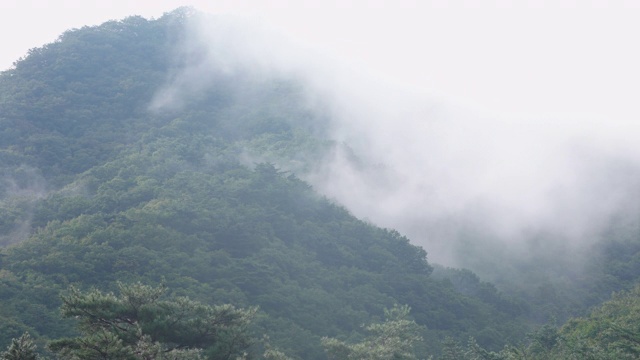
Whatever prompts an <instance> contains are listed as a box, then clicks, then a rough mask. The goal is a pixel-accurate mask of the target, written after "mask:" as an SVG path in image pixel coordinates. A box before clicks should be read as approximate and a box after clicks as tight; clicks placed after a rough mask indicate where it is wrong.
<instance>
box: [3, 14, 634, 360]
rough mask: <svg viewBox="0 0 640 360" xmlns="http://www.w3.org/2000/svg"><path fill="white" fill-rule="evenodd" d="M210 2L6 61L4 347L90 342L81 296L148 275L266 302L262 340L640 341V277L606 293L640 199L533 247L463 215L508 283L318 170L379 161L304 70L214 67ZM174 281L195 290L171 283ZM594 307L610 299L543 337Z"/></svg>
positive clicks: (360, 349)
mask: <svg viewBox="0 0 640 360" xmlns="http://www.w3.org/2000/svg"><path fill="white" fill-rule="evenodd" d="M194 16H200V15H199V14H197V13H196V12H194V11H193V10H191V9H178V10H176V11H174V12H172V13H168V14H165V15H164V16H162V17H161V18H159V19H154V20H147V19H144V18H141V17H130V18H127V19H124V20H121V21H110V22H107V23H105V24H102V25H100V26H95V27H85V28H82V29H74V30H69V31H67V32H66V33H64V34H62V35H61V36H60V37H59V39H58V40H57V41H56V42H54V43H51V44H47V45H45V46H43V47H41V48H36V49H32V50H31V51H30V52H29V53H28V54H27V55H26V56H25V57H24V58H22V59H20V60H18V61H16V63H15V66H14V67H13V68H12V69H9V70H7V71H4V72H2V73H0V246H1V248H0V301H1V305H2V306H1V307H0V349H4V348H5V347H6V346H7V345H9V344H10V342H11V339H13V338H18V337H20V336H21V335H22V334H23V333H24V332H25V331H27V332H29V334H30V335H31V337H32V338H33V339H34V341H35V343H36V344H38V345H39V348H40V349H45V348H46V346H45V345H46V344H47V343H49V344H52V345H51V349H53V350H55V349H63V350H64V349H67V350H68V349H70V348H73V346H76V345H77V344H78V342H73V341H68V340H57V341H54V340H56V339H60V338H67V337H73V336H77V335H78V331H79V330H78V328H77V327H76V325H77V324H78V321H79V320H78V318H79V317H81V316H80V315H78V314H83V313H81V312H78V311H79V310H78V309H82V306H89V307H90V306H92V305H91V304H92V303H91V301H90V300H91V299H93V300H96V299H98V300H100V301H102V304H103V305H104V306H106V307H107V308H108V309H107V310H109V311H110V309H111V307H114V308H117V306H121V305H122V303H123V302H126V301H125V300H122V299H121V298H117V297H116V296H115V295H113V294H111V293H110V292H118V291H120V292H121V293H122V296H123V298H124V299H130V298H132V295H131V294H137V293H136V291H139V292H141V293H142V294H143V295H144V294H146V295H144V296H147V297H146V298H144V300H145V301H143V303H144V305H145V306H148V307H149V308H150V309H152V310H153V311H154V312H156V313H159V314H162V316H165V317H169V316H170V315H171V316H172V315H173V314H174V313H173V312H172V311H178V310H180V307H179V306H178V305H176V304H189V306H191V307H190V308H189V307H188V306H187V308H188V309H186V310H184V309H183V310H184V312H185V314H186V313H188V312H189V311H191V310H193V311H194V312H195V313H198V311H200V313H207V314H209V315H211V314H214V315H216V316H217V315H218V312H217V311H221V312H222V313H224V311H227V310H228V309H229V307H226V306H227V305H222V304H232V305H233V306H235V307H236V308H242V309H249V310H246V313H245V312H243V311H241V310H238V311H237V312H232V314H235V315H238V316H239V317H240V318H242V319H241V320H242V321H240V320H238V319H235V320H238V324H240V325H242V326H244V324H245V320H246V319H244V318H243V316H245V314H248V313H251V314H253V311H256V312H255V314H254V315H255V316H254V317H253V320H252V321H251V327H250V328H249V329H248V332H249V333H250V338H251V339H253V340H254V341H253V342H252V343H251V344H248V345H247V348H248V349H249V350H248V351H249V353H248V354H247V356H248V358H256V357H259V354H262V353H263V351H264V349H265V348H266V349H267V352H268V351H270V350H269V349H270V346H274V347H275V348H277V349H279V350H281V351H283V352H284V353H286V354H287V355H288V356H290V357H292V358H295V359H327V358H338V359H342V358H345V359H346V358H349V359H351V358H358V356H360V357H362V356H365V355H362V354H368V353H367V352H366V351H369V350H370V349H371V348H373V347H374V346H373V345H372V342H373V343H375V341H374V340H371V338H370V337H367V336H368V335H371V333H372V332H373V333H374V334H375V333H376V331H378V332H379V333H382V334H384V331H387V330H388V329H389V327H390V326H392V325H393V326H396V325H398V324H402V326H405V328H410V329H412V331H414V330H415V334H414V335H415V336H414V337H412V339H413V340H415V349H414V350H415V353H416V354H417V355H416V356H417V358H428V356H430V355H435V356H436V357H438V356H442V358H443V359H444V358H459V359H460V358H474V359H478V358H487V359H489V358H493V359H498V358H504V359H512V358H571V357H570V356H574V357H575V358H588V357H584V356H587V355H588V356H592V358H606V356H609V357H610V358H624V357H628V358H634V356H637V355H638V347H637V344H638V339H640V335H639V334H640V331H638V328H637V326H636V325H634V324H635V323H636V320H637V314H636V313H637V309H636V308H637V299H638V290H637V289H636V290H633V291H630V292H627V293H621V294H619V295H616V297H614V298H613V300H611V301H610V302H608V303H605V304H604V305H603V306H602V307H600V308H598V309H597V310H595V311H593V312H591V313H590V312H589V311H590V309H591V308H592V307H593V306H597V305H600V304H601V303H602V302H603V301H605V300H606V299H608V298H609V297H610V295H611V293H612V291H619V290H622V289H626V290H629V289H632V288H633V287H634V285H635V284H637V279H638V276H639V275H640V255H638V254H640V241H639V239H640V227H639V226H638V223H639V222H638V212H637V211H635V212H634V211H630V212H622V211H621V212H620V213H616V214H614V216H613V218H612V219H611V221H609V226H607V227H606V228H605V230H604V231H602V232H601V233H598V234H594V235H593V236H594V237H596V238H597V239H596V240H593V241H590V242H589V243H590V244H592V245H590V246H588V247H585V248H583V249H581V250H580V252H579V253H576V252H575V248H572V247H565V246H563V239H562V238H558V237H554V236H555V235H554V234H552V233H542V232H541V233H539V234H533V235H532V236H530V240H531V241H530V244H529V246H530V247H529V248H528V249H527V251H529V254H528V255H530V256H528V257H527V259H528V260H527V261H520V260H518V259H521V258H518V257H514V258H513V259H509V254H508V252H507V250H504V249H501V248H498V247H491V246H487V244H490V241H486V239H483V236H487V237H488V236H489V235H487V234H484V233H482V231H481V229H480V228H469V229H467V228H464V227H462V226H461V228H460V229H458V230H457V231H458V232H459V233H460V234H462V235H461V236H460V238H461V239H462V241H461V244H466V245H465V247H464V249H462V251H463V253H464V254H465V256H467V257H468V261H467V263H468V264H470V265H471V266H474V267H475V269H476V270H477V271H479V272H480V273H482V274H483V275H486V276H490V277H491V278H493V279H496V281H497V283H498V286H499V288H500V290H501V291H499V290H498V289H497V287H496V286H495V285H493V284H491V283H489V282H486V281H482V280H481V278H480V277H479V276H478V275H476V274H475V273H474V272H472V271H470V270H466V269H452V268H446V267H443V266H439V265H435V264H431V263H430V262H429V261H428V260H427V252H428V250H429V249H428V248H427V249H423V248H421V247H418V246H415V245H412V243H411V242H410V240H409V239H407V238H406V237H404V236H403V235H402V234H400V233H399V232H397V231H395V230H392V229H383V228H379V227H376V226H375V224H371V223H369V222H367V221H363V220H361V219H358V218H356V217H354V216H353V215H352V214H351V213H350V212H349V211H347V210H346V209H345V208H344V207H342V206H341V205H340V204H338V203H336V202H335V201H333V200H330V199H327V198H325V197H323V196H322V195H321V194H319V193H318V192H316V191H315V190H314V188H313V187H312V186H311V185H310V184H309V183H308V182H306V181H304V179H305V176H306V175H308V174H309V173H310V171H312V170H313V171H317V170H318V166H319V164H321V163H322V162H323V161H325V160H326V159H327V157H329V156H330V155H331V154H332V153H333V152H335V151H337V150H340V151H344V152H346V153H349V154H350V161H353V163H354V164H356V165H358V164H359V161H361V160H360V159H359V158H358V154H357V153H355V152H352V150H351V149H350V147H349V144H348V143H339V142H337V141H334V140H333V139H332V138H331V137H330V136H329V135H330V134H329V133H328V132H327V128H328V125H329V124H330V122H331V121H332V119H331V118H330V115H328V114H330V113H331V112H330V111H324V109H323V108H322V106H321V105H320V104H318V103H317V102H316V103H312V102H311V101H310V100H309V96H308V95H309V94H308V92H309V89H308V88H306V87H305V86H306V85H305V83H304V82H303V81H301V80H300V79H299V78H296V77H295V76H287V75H286V74H283V73H279V72H274V73H265V72H263V71H253V69H251V68H250V67H247V65H246V64H245V65H243V66H237V67H232V69H231V70H230V68H229V67H225V66H224V65H225V61H227V60H228V59H227V58H225V61H219V62H216V61H213V62H211V63H210V64H209V63H207V64H205V65H207V66H206V69H204V68H202V65H203V63H202V62H203V61H204V62H206V61H208V60H211V58H213V59H214V60H215V58H216V56H218V55H219V56H220V57H224V56H226V55H225V49H221V48H215V49H213V50H211V49H209V50H207V51H208V53H207V54H206V56H205V55H203V54H202V52H205V51H204V50H203V49H202V48H199V47H193V46H191V45H189V46H187V45H185V44H189V43H190V41H191V40H190V39H189V31H188V29H189V26H190V25H189V23H190V21H191V20H192V18H193V17H194ZM216 19H218V18H216V17H213V18H211V19H209V20H208V21H217V20H216ZM194 59H195V60H194ZM194 61H195V64H194ZM199 66H200V67H201V68H202V69H201V70H202V72H201V73H195V74H194V73H192V72H191V73H190V71H193V69H194V68H196V69H200V68H199ZM203 69H204V70H203ZM185 74H187V75H188V76H191V78H192V79H197V80H199V81H191V82H182V83H181V76H184V75H185ZM374 165H375V164H367V163H362V166H366V167H374ZM623 168H624V169H628V168H629V167H623ZM634 174H636V173H635V172H632V174H631V175H632V176H633V175H634ZM639 185H640V184H639ZM633 196H635V195H633V194H630V197H633ZM630 202H633V199H632V200H630ZM634 209H635V207H634ZM461 224H463V223H461ZM536 244H538V245H536ZM549 244H553V246H550V245H549ZM501 259H507V260H504V261H502V260H501ZM559 259H562V261H559ZM577 263H579V266H577V265H576V264H577ZM131 284H134V285H131ZM135 284H138V285H135ZM140 284H144V285H140ZM128 286H132V287H128ZM91 289H94V290H91ZM131 289H134V290H131ZM159 289H160V290H159ZM165 292H166V294H165V295H166V296H167V298H169V299H178V300H176V302H172V301H170V300H158V299H160V298H161V297H160V296H161V295H160V294H161V293H162V294H164V293H165ZM83 294H88V295H83ZM127 294H128V295H127ZM149 294H151V295H149ZM154 294H155V295H154ZM61 295H62V297H61ZM127 296H129V297H128V298H127ZM141 296H142V295H141ZM144 296H142V297H144ZM163 296H164V295H163ZM185 296H186V297H188V298H189V299H191V300H189V301H187V300H184V297H185ZM63 299H67V300H65V302H64V304H63ZM69 299H71V300H69ZM87 299H89V300H87ZM163 299H164V298H163ZM180 299H182V300H180ZM181 301H182V302H181ZM114 304H115V305H114ZM107 305H108V306H107ZM128 305H131V304H128ZM61 306H62V308H63V313H64V314H65V316H66V317H65V318H63V317H62V316H61V312H60V308H61ZM74 306H76V308H74ZM131 306H132V305H131ZM176 306H177V308H178V310H176V308H175V307H176ZM134 307H135V306H134ZM256 307H257V309H258V310H253V309H255V308H256ZM123 309H124V310H123ZM167 309H169V310H167ZM221 309H222V310H221ZM225 309H226V310H225ZM234 309H235V308H234ZM107 310H105V311H107ZM120 310H121V311H123V312H125V313H127V312H128V311H129V310H127V309H126V307H123V308H121V309H120ZM187 310H189V311H187ZM74 311H76V312H74ZM114 312H115V313H117V311H114ZM588 314H591V315H588ZM235 315H234V316H235ZM190 316H191V315H190ZM211 316H213V315H211ZM572 316H588V317H584V318H577V319H573V320H570V321H569V322H567V323H566V324H565V325H564V326H563V327H560V328H556V327H554V326H551V325H549V324H548V325H546V326H545V327H542V328H540V329H538V330H536V331H534V332H533V333H530V335H529V336H528V337H527V336H525V335H526V334H527V333H529V332H531V331H532V330H534V329H536V327H538V326H541V325H542V324H544V323H548V322H553V321H554V319H555V320H556V321H558V322H559V323H563V322H564V321H565V320H566V319H567V318H569V317H572ZM196 318H197V316H196ZM384 319H387V323H385V324H386V325H375V324H380V323H381V322H382V321H383V320H384ZM120 320H122V319H120ZM152 320H154V319H151V320H149V319H145V318H144V317H142V318H141V320H140V323H143V322H144V321H147V323H145V324H152V325H153V326H156V325H157V324H156V323H155V322H154V321H152ZM409 320H414V321H415V325H416V326H415V327H414V326H413V325H414V323H412V322H411V321H409ZM194 321H195V320H194ZM176 323H180V322H176ZM82 324H84V326H85V327H84V328H82V326H81V328H80V330H82V329H85V330H86V329H87V328H91V326H94V325H95V324H90V322H89V323H82V322H81V325H82ZM87 324H89V325H87ZM238 324H236V325H238ZM366 324H374V325H366ZM131 325H132V324H130V323H129V324H127V326H131ZM136 325H139V324H137V323H136ZM240 325H238V326H240ZM557 325H560V324H557ZM163 326H164V325H163ZM385 326H387V327H385ZM398 326H400V325H398ZM149 327H152V326H151V325H149ZM185 327H187V326H185ZM134 328H135V327H131V329H134ZM144 330H148V329H147V328H145V329H144ZM131 331H133V330H131ZM158 333H160V334H161V333H162V332H161V331H159V332H158ZM174 335H175V334H174ZM178 335H180V336H182V338H184V334H178ZM265 335H266V336H268V338H269V340H268V341H266V342H261V340H260V339H262V338H263V336H265ZM216 336H218V335H217V334H216ZM216 336H209V337H207V336H203V337H202V339H207V341H210V340H211V339H217V337H216ZM470 337H471V338H473V340H472V341H471V342H470V343H469V345H468V346H467V347H466V348H465V347H464V346H463V345H460V344H466V343H467V341H468V339H469V338H470ZM23 339H26V337H23ZM140 339H144V338H143V337H142V335H141V336H140ZM418 339H420V341H418ZM129 340H131V339H129ZM403 340H406V339H403ZM51 341H53V342H51ZM131 341H132V340H131ZM194 341H195V340H194ZM203 341H204V340H203ZM211 341H213V340H211ZM70 344H71V345H70ZM74 344H76V345H74ZM132 344H133V342H132ZM265 344H266V345H265ZM323 344H324V348H323ZM349 344H351V345H349ZM507 344H511V345H509V346H508V347H507V348H503V347H504V346H505V345H507ZM142 345H144V346H149V347H153V346H152V345H153V344H147V343H144V342H143V344H142ZM142 345H140V346H142ZM374 345H376V344H374ZM377 345H379V344H377ZM377 345H376V346H377ZM176 346H177V345H176ZM216 346H217V345H216ZM213 347H214V348H215V346H213ZM327 349H328V350H327ZM367 349H369V350H367ZM63 350H61V351H63ZM173 350H176V351H178V350H181V349H178V348H177V347H176V348H175V349H173ZM325 350H327V351H328V353H327V352H325ZM64 351H66V350H64ZM208 351H210V353H207V354H208V355H207V356H208V357H207V358H211V359H219V358H220V359H222V358H230V357H229V356H230V355H229V356H227V357H224V356H222V355H220V354H218V355H212V353H211V351H214V350H211V349H209V350H208ZM381 351H382V350H381ZM273 353H274V354H275V353H278V352H277V351H276V352H273ZM189 354H191V355H189ZM336 354H342V355H336ZM358 354H360V355H358ZM192 355H193V353H189V352H187V355H185V356H187V357H186V358H189V357H188V356H192ZM69 356H70V358H71V356H72V355H69ZM193 356H196V355H193ZM198 356H199V355H198ZM341 356H342V357H341ZM367 356H368V355H367ZM403 356H404V355H403ZM580 356H583V357H580ZM0 358H1V357H0ZM192 358H194V359H195V358H198V357H192ZM380 358H384V357H380ZM405 358H407V359H411V358H412V357H410V356H409V355H407V357H405ZM274 359H275V358H274Z"/></svg>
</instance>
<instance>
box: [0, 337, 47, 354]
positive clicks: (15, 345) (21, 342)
mask: <svg viewBox="0 0 640 360" xmlns="http://www.w3.org/2000/svg"><path fill="white" fill-rule="evenodd" d="M39 358H40V356H39V355H38V353H37V352H36V345H35V344H34V343H33V341H31V336H30V335H29V333H24V334H22V336H20V337H19V338H17V339H13V340H12V341H11V345H9V348H8V349H7V351H5V352H3V353H0V359H2V360H38V359H39Z"/></svg>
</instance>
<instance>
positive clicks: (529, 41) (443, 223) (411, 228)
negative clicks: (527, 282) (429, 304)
mask: <svg viewBox="0 0 640 360" xmlns="http://www.w3.org/2000/svg"><path fill="white" fill-rule="evenodd" d="M455 10H456V9H453V10H451V9H448V10H447V11H455ZM458 10H459V9H458ZM521 10H522V9H521ZM525 10H526V9H525ZM555 10H557V11H556V12H550V13H549V14H546V13H544V12H543V9H532V10H531V11H532V12H533V15H531V14H529V13H526V12H524V11H521V12H515V13H513V12H512V13H509V14H508V15H510V16H509V17H506V18H505V17H502V16H499V14H494V13H490V12H487V11H484V12H483V11H481V12H479V13H478V14H476V15H477V16H475V17H474V16H472V14H471V13H469V11H468V9H466V10H464V11H462V10H460V11H461V12H460V14H459V15H460V18H456V17H448V19H449V20H452V19H453V20H455V21H454V22H453V23H452V24H445V23H443V22H442V21H438V22H436V24H431V25H430V27H427V28H424V27H422V28H420V29H422V30H425V29H431V30H433V31H434V32H435V33H438V30H439V32H440V33H442V32H447V31H453V30H455V29H457V30H456V32H455V33H454V34H453V35H451V34H449V35H447V36H443V37H444V39H443V40H442V41H445V40H446V42H447V44H446V45H447V46H451V47H452V48H453V49H452V50H450V51H446V46H445V47H442V44H441V42H440V41H436V40H437V39H438V37H437V36H436V35H434V34H433V33H429V34H426V35H424V39H423V40H424V42H423V43H419V42H418V40H419V39H420V38H421V37H422V36H423V34H418V35H415V34H414V35H411V36H408V37H407V38H395V39H387V38H385V37H384V36H383V34H384V31H385V30H384V29H385V28H383V29H382V30H380V31H378V32H375V33H373V34H371V36H373V37H374V39H372V41H378V40H379V42H380V44H379V45H380V50H379V51H380V54H381V53H382V52H391V54H390V55H389V54H388V55H387V56H386V57H385V59H386V60H387V61H394V63H393V64H394V65H393V66H388V65H385V66H381V65H380V63H381V61H384V59H382V60H381V59H372V61H371V63H366V62H363V61H362V59H361V58H358V57H357V56H352V57H348V56H347V57H345V56H344V53H340V52H332V51H331V50H330V49H328V48H327V47H326V46H323V44H322V43H320V44H313V43H308V42H305V41H304V38H303V37H301V36H296V34H295V33H292V32H288V31H283V29H284V30H286V28H285V27H283V26H274V24H272V23H269V22H268V21H266V22H265V21H263V22H257V23H256V21H255V20H256V19H255V18H251V19H247V18H242V17H229V16H214V17H196V19H199V20H195V21H193V22H192V23H191V24H190V29H189V32H188V33H187V36H186V38H185V41H184V42H183V43H182V47H181V48H179V49H176V59H179V60H177V61H180V62H181V64H182V65H183V66H182V67H181V70H180V71H178V72H176V73H173V74H169V75H168V78H167V84H166V86H165V87H164V88H163V89H161V90H160V91H159V92H158V95H157V97H156V99H155V100H154V103H153V104H152V108H153V109H156V110H157V109H163V108H167V107H171V106H180V103H181V99H183V98H184V97H187V96H190V95H192V94H195V93H196V92H197V91H198V90H199V89H201V88H202V87H203V86H208V84H211V83H215V81H217V79H219V77H220V76H224V75H225V74H226V75H229V74H234V73H245V74H246V73H248V74H250V76H251V77H253V78H269V77H287V78H292V79H296V80H298V81H302V82H303V83H304V84H305V88H306V89H307V93H306V99H307V102H308V103H307V104H306V105H307V106H309V107H310V108H313V109H315V110H317V111H322V112H323V113H328V114H329V115H330V119H331V122H330V124H329V125H328V127H329V128H328V129H327V130H328V133H329V134H330V138H331V139H332V140H333V141H334V142H335V144H336V146H335V147H334V148H333V151H332V152H331V153H330V154H329V155H327V157H326V158H325V161H324V162H322V163H320V164H317V166H316V167H315V168H314V171H311V172H307V173H304V174H298V175H299V176H301V177H303V178H304V179H306V180H307V181H309V182H310V183H311V184H312V185H313V186H314V187H315V188H316V189H317V190H318V191H319V192H321V193H322V194H324V195H326V196H327V197H329V198H331V199H334V200H335V201H336V202H338V203H340V204H343V205H344V206H345V207H347V208H348V209H349V210H350V211H351V212H352V213H353V214H354V215H356V216H358V217H361V218H363V219H366V220H367V221H370V222H371V223H373V224H376V225H379V226H383V227H389V228H395V229H398V230H399V231H400V232H401V233H403V234H406V235H407V236H408V237H409V238H410V239H411V241H412V242H413V243H414V244H417V245H421V246H423V247H424V248H425V249H426V250H427V251H428V253H429V258H430V260H432V261H435V262H439V263H443V264H447V265H455V266H470V267H473V263H474V262H473V261H472V260H471V259H469V256H472V257H473V256H474V254H469V242H470V241H471V242H474V241H477V242H478V244H474V245H475V246H474V247H473V248H475V247H476V246H477V245H480V246H478V247H482V246H484V245H486V247H487V249H489V250H485V251H487V252H488V253H489V256H491V251H492V250H491V249H500V251H507V252H508V253H509V254H510V255H509V256H510V257H512V259H513V258H514V256H515V258H516V259H517V257H518V256H526V255H527V253H528V252H530V251H532V248H531V241H532V239H534V238H535V239H537V240H536V241H539V239H538V238H537V236H538V235H539V234H545V240H544V241H546V242H548V243H549V246H559V245H562V246H563V248H566V249H569V251H571V249H578V248H581V249H584V248H585V247H588V245H590V244H591V243H593V242H594V241H596V240H597V239H598V238H599V237H600V234H601V233H602V231H604V230H605V229H606V227H607V226H608V224H609V223H610V220H611V218H612V217H613V216H618V215H620V213H625V214H631V217H632V218H633V219H635V218H637V215H638V209H637V204H638V200H639V199H638V191H639V190H638V189H640V177H639V170H638V169H640V143H638V142H637V139H636V134H637V133H638V130H639V129H638V127H639V126H640V125H639V124H640V123H639V122H638V121H637V118H638V115H640V111H639V110H638V108H637V106H636V105H635V103H634V101H635V99H637V97H636V95H638V88H637V84H638V83H640V82H639V81H638V80H640V76H639V72H638V70H637V69H636V66H635V65H632V64H635V63H638V62H634V61H635V60H640V59H638V54H636V53H634V52H633V51H632V50H630V49H629V45H630V43H627V42H626V41H625V39H627V40H628V39H629V37H628V36H629V35H628V34H627V33H626V31H627V30H629V28H628V25H629V24H627V23H626V22H625V21H627V20H629V19H628V18H627V17H624V16H623V17H622V18H615V17H613V15H611V14H608V13H604V14H598V13H597V11H596V10H597V9H589V11H588V12H585V13H580V12H578V13H572V12H571V11H570V9H564V8H563V9H555ZM583 10H584V9H583ZM397 15H398V14H396V13H390V14H388V16H390V17H394V16H397ZM623 15H624V14H623ZM376 16H377V18H376V19H379V20H383V19H384V14H383V13H376ZM429 19H433V16H432V17H430V18H429ZM370 20H371V19H370ZM489 20H493V21H494V22H490V21H489ZM542 20H546V21H547V23H545V25H544V26H543V25H542V23H541V21H542ZM416 21H418V19H415V18H410V19H409V20H408V22H409V23H408V24H405V26H408V27H410V26H411V24H412V22H416ZM591 21H593V22H591ZM496 22H497V23H496ZM393 23H397V22H393ZM598 24H600V25H598ZM604 25H606V26H613V28H607V29H604V28H602V27H601V26H604ZM353 26H356V25H355V24H354V25H353ZM338 27H340V24H338ZM457 27H460V28H457ZM398 34H399V33H398V32H395V31H391V33H390V35H394V36H397V35H398ZM376 36H377V38H376ZM394 41H414V42H416V44H415V46H425V49H424V50H423V51H424V54H426V55H424V56H425V57H419V59H423V60H424V59H426V57H428V56H430V55H431V54H433V56H434V58H435V60H433V61H425V64H424V67H431V68H430V69H420V70H419V71H416V69H418V67H416V64H415V59H410V58H409V57H411V56H412V55H415V53H403V52H402V49H403V48H399V47H394V46H393V45H392V44H393V42H394ZM434 44H436V45H437V46H433V47H432V49H430V48H429V45H434ZM314 45H317V46H314ZM394 51H398V53H393V52H394ZM431 51H433V53H432V52H431ZM437 51H440V53H437ZM370 55H371V54H370ZM404 57H407V58H406V59H405V58H404ZM404 60H406V61H407V66H406V67H403V61H404ZM632 60H633V61H632ZM447 61H449V62H450V64H447V65H445V63H446V62H447ZM439 65H440V66H441V68H440V69H441V70H442V73H443V74H444V75H442V76H446V75H447V74H448V76H449V77H448V78H446V79H445V80H442V79H437V77H438V76H439V75H438V70H439V69H438V66H439ZM396 67H397V68H396ZM410 71H415V78H412V74H411V73H410ZM452 74H454V75H452ZM429 79H432V80H433V81H432V82H431V83H428V84H427V82H428V81H429ZM425 84H426V85H425ZM441 84H445V85H443V89H437V88H436V87H437V86H438V85H441ZM456 86H457V87H459V88H456ZM633 221H635V220H633ZM470 233H471V234H472V235H471V236H470V235H469V234H470ZM473 234H475V235H473ZM537 246H539V244H538V245H537ZM514 254H518V255H514ZM478 256H480V255H478ZM482 256H487V254H482ZM493 256H495V259H488V260H487V261H494V260H495V261H498V260H499V257H500V256H503V255H499V254H498V253H497V252H496V253H494V254H493Z"/></svg>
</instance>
